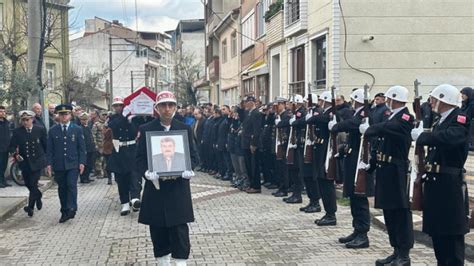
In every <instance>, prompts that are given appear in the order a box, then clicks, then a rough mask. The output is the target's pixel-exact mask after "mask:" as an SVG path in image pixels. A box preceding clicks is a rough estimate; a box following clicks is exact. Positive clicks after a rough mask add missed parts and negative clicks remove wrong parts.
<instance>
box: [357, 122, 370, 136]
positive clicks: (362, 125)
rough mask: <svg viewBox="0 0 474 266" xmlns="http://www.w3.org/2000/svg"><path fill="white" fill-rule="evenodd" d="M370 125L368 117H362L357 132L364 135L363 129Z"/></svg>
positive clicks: (365, 129)
mask: <svg viewBox="0 0 474 266" xmlns="http://www.w3.org/2000/svg"><path fill="white" fill-rule="evenodd" d="M369 127H370V125H369V120H368V119H364V122H362V124H360V126H359V132H360V134H362V135H364V134H365V131H367V129H368V128H369Z"/></svg>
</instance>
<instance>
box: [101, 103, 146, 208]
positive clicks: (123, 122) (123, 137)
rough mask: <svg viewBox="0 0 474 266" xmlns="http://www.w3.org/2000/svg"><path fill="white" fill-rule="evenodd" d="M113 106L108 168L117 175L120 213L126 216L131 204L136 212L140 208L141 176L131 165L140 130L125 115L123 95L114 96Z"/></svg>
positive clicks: (110, 121)
mask: <svg viewBox="0 0 474 266" xmlns="http://www.w3.org/2000/svg"><path fill="white" fill-rule="evenodd" d="M112 107H113V108H114V110H115V114H114V115H112V116H111V117H110V119H109V121H108V123H107V126H108V127H109V128H110V129H111V130H112V137H113V140H112V143H114V149H113V150H112V154H111V155H110V157H109V159H108V161H107V170H108V171H110V172H111V173H112V174H113V175H114V176H115V181H116V182H117V186H118V191H119V197H120V204H121V205H122V207H121V209H120V215H121V216H125V215H128V214H129V213H130V204H131V205H132V209H133V211H134V212H137V211H138V210H139V209H140V191H141V186H140V182H139V181H138V179H139V176H137V175H136V173H135V172H134V169H133V167H131V166H130V162H131V161H133V160H134V158H135V153H136V145H135V144H136V137H137V132H138V131H137V128H136V127H135V124H134V123H132V122H131V121H130V120H131V119H128V118H127V117H125V116H124V114H123V111H124V107H125V104H124V102H123V99H122V98H121V97H115V98H114V101H113V103H112ZM126 115H127V114H126ZM129 118H131V117H130V116H129ZM130 199H131V200H130Z"/></svg>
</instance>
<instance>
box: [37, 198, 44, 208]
mask: <svg viewBox="0 0 474 266" xmlns="http://www.w3.org/2000/svg"><path fill="white" fill-rule="evenodd" d="M36 208H37V209H38V211H39V210H41V209H42V208H43V201H42V200H41V199H37V200H36Z"/></svg>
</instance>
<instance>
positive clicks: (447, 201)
mask: <svg viewBox="0 0 474 266" xmlns="http://www.w3.org/2000/svg"><path fill="white" fill-rule="evenodd" d="M430 97H431V100H430V102H431V106H432V108H433V112H434V113H436V114H437V115H439V116H440V117H439V116H438V117H437V118H436V119H434V123H433V126H432V131H431V130H423V127H424V125H423V124H420V126H419V127H417V128H415V129H413V130H412V138H413V140H415V141H416V143H417V144H418V145H424V146H428V156H427V157H426V167H425V169H426V176H425V177H424V179H423V184H424V186H423V232H425V233H427V234H428V235H430V236H431V238H432V239H433V248H434V251H435V255H436V259H437V260H438V265H463V264H464V235H465V234H466V233H467V232H469V227H468V215H469V201H468V193H467V186H466V181H465V180H464V174H465V171H464V169H463V167H464V163H465V162H466V158H467V155H468V141H469V135H468V134H469V119H468V118H467V116H466V115H465V114H463V113H461V110H460V109H459V108H458V107H457V105H458V100H459V97H460V95H459V91H458V89H457V88H456V87H454V86H451V85H448V84H443V85H440V86H438V87H436V88H435V89H434V90H433V91H432V92H431V94H430ZM425 127H426V125H425Z"/></svg>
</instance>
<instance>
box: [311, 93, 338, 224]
mask: <svg viewBox="0 0 474 266" xmlns="http://www.w3.org/2000/svg"><path fill="white" fill-rule="evenodd" d="M331 101H332V95H331V92H330V91H324V92H323V93H321V95H320V96H319V107H320V108H321V109H322V112H321V113H314V114H313V116H312V117H311V118H309V119H308V120H306V123H308V124H310V125H315V131H316V132H317V134H316V141H315V144H314V146H313V175H314V178H315V179H317V180H318V185H319V190H320V193H321V199H322V200H323V206H324V211H325V212H326V214H325V215H324V216H323V217H322V218H321V219H316V220H315V221H314V223H315V224H317V225H318V226H333V225H336V224H337V219H336V212H337V203H336V188H335V186H334V180H329V179H328V178H327V173H326V159H327V158H326V157H327V153H328V145H329V128H328V124H329V121H331V120H332V117H333V113H334V112H335V111H334V110H335V108H334V107H333V106H332V104H331Z"/></svg>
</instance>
